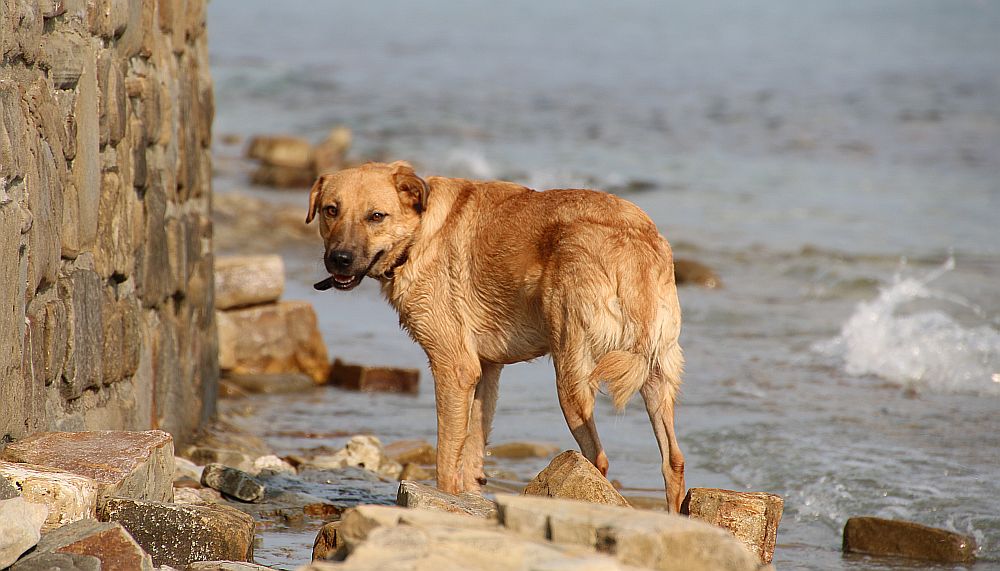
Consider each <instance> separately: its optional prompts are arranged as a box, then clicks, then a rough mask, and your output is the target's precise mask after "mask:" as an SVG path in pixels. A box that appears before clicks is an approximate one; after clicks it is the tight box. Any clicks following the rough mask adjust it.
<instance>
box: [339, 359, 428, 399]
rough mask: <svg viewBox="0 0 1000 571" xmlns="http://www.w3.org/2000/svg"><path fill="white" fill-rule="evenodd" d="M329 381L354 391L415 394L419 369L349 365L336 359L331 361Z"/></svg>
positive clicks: (418, 381)
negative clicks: (331, 368)
mask: <svg viewBox="0 0 1000 571" xmlns="http://www.w3.org/2000/svg"><path fill="white" fill-rule="evenodd" d="M330 382H331V383H332V384H334V385H336V386H338V387H340V388H342V389H350V390H354V391H365V392H384V393H411V394H416V393H417V391H418V387H419V384H420V370H419V369H400V368H394V367H368V366H365V365H349V364H347V363H344V362H343V361H341V360H340V359H337V360H336V361H334V363H333V370H332V371H331V373H330Z"/></svg>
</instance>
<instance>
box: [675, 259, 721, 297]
mask: <svg viewBox="0 0 1000 571" xmlns="http://www.w3.org/2000/svg"><path fill="white" fill-rule="evenodd" d="M674 280H675V281H676V282H677V285H697V286H701V287H706V288H709V289H712V288H717V287H722V280H720V279H719V276H717V275H716V274H715V271H713V270H712V268H710V267H708V266H706V265H705V264H702V263H701V262H696V261H694V260H687V259H683V258H675V259H674Z"/></svg>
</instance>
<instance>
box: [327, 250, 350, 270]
mask: <svg viewBox="0 0 1000 571" xmlns="http://www.w3.org/2000/svg"><path fill="white" fill-rule="evenodd" d="M328 257H329V259H330V264H331V265H333V266H334V267H337V268H349V267H350V266H351V264H352V263H354V254H353V253H351V252H350V251H348V250H334V251H332V252H330V255H329V256H328Z"/></svg>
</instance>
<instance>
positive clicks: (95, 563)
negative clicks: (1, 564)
mask: <svg viewBox="0 0 1000 571" xmlns="http://www.w3.org/2000/svg"><path fill="white" fill-rule="evenodd" d="M9 571H101V560H100V559H98V558H96V557H93V556H91V555H79V554H76V553H39V554H37V555H32V556H31V557H29V558H28V559H22V560H21V561H18V562H17V563H15V564H14V566H13V567H11V568H10V569H9Z"/></svg>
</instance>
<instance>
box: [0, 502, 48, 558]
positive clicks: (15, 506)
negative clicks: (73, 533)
mask: <svg viewBox="0 0 1000 571" xmlns="http://www.w3.org/2000/svg"><path fill="white" fill-rule="evenodd" d="M48 514H49V508H48V507H47V506H46V505H44V504H33V503H30V502H28V501H27V500H25V499H24V498H22V497H17V498H11V499H9V500H0V569H5V568H7V567H9V566H10V565H11V564H13V563H14V562H15V561H17V558H18V557H20V556H21V554H22V553H24V552H25V551H27V550H29V549H31V548H32V547H34V546H35V544H36V543H38V540H39V538H41V537H42V534H41V529H42V524H43V523H45V518H46V517H47V516H48Z"/></svg>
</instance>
